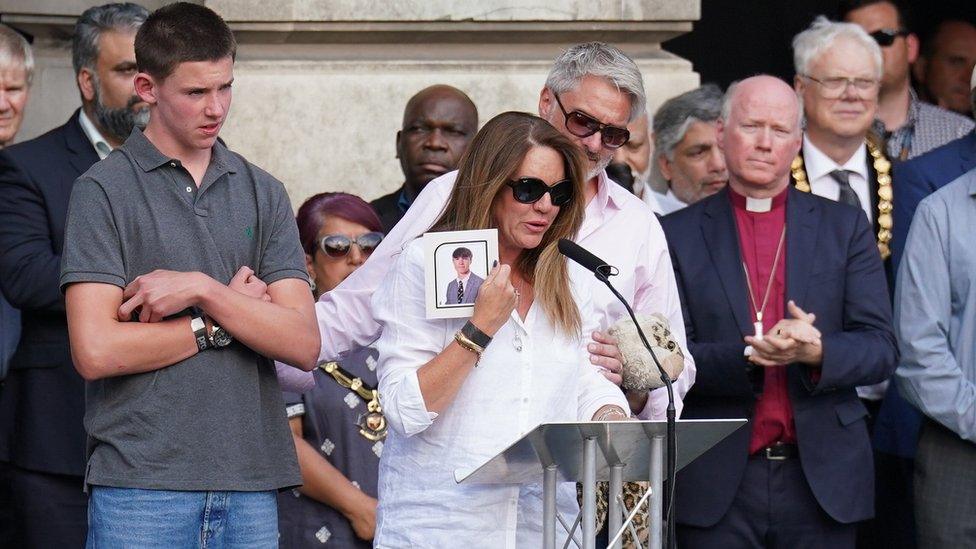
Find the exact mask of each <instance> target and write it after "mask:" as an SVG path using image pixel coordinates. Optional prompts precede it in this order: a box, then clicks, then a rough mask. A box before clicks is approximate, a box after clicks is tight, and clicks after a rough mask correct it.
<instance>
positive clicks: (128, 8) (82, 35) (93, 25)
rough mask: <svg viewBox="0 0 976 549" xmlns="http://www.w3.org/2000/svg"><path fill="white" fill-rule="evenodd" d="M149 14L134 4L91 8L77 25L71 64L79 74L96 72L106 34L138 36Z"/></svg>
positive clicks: (72, 44)
mask: <svg viewBox="0 0 976 549" xmlns="http://www.w3.org/2000/svg"><path fill="white" fill-rule="evenodd" d="M147 17H149V10H147V9H146V8H144V7H142V6H140V5H138V4H132V3H130V2H125V3H118V4H105V5H103V6H95V7H92V8H88V9H87V10H85V11H84V13H82V14H81V17H79V18H78V21H77V22H76V23H75V32H74V36H73V37H72V40H71V64H72V65H73V66H74V69H75V74H78V73H79V72H81V69H83V68H87V69H94V68H95V63H96V61H97V60H98V37H99V36H101V34H102V33H103V32H106V31H123V32H135V31H137V30H139V27H140V26H142V24H143V23H145V22H146V18H147Z"/></svg>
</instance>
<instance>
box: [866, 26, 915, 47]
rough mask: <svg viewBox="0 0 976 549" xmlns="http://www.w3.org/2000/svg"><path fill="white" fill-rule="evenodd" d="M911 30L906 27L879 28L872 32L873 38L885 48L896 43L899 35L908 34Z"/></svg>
mask: <svg viewBox="0 0 976 549" xmlns="http://www.w3.org/2000/svg"><path fill="white" fill-rule="evenodd" d="M908 35H909V32H908V31H907V30H905V29H878V30H876V31H874V32H872V33H871V38H874V41H875V42H877V43H878V45H879V46H881V47H883V48H885V47H888V46H890V45H892V44H894V43H895V39H896V38H898V37H899V36H908Z"/></svg>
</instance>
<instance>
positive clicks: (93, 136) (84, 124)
mask: <svg viewBox="0 0 976 549" xmlns="http://www.w3.org/2000/svg"><path fill="white" fill-rule="evenodd" d="M78 122H79V123H81V129H82V131H84V132H85V135H86V136H87V137H88V140H89V141H91V144H92V147H95V152H96V153H97V154H98V158H99V160H105V157H106V156H108V155H109V153H111V152H112V146H111V145H109V144H108V141H106V140H105V138H104V137H102V134H101V132H99V131H98V128H96V127H95V124H92V121H91V120H89V119H88V116H87V115H86V114H85V109H81V110H79V111H78Z"/></svg>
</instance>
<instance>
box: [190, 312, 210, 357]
mask: <svg viewBox="0 0 976 549" xmlns="http://www.w3.org/2000/svg"><path fill="white" fill-rule="evenodd" d="M190 329H191V330H193V339H195V340H196V342H197V351H205V350H207V349H209V348H210V336H209V335H208V334H207V323H206V322H205V321H204V320H203V317H202V316H200V315H197V316H193V317H190Z"/></svg>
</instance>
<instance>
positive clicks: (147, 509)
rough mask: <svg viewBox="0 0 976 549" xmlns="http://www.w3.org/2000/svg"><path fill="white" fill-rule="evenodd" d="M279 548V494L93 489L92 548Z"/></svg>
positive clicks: (89, 519)
mask: <svg viewBox="0 0 976 549" xmlns="http://www.w3.org/2000/svg"><path fill="white" fill-rule="evenodd" d="M277 546H278V501H277V497H276V494H275V492H273V491H268V492H184V491H171V490H142V489H138V488H113V487H109V486H92V487H91V495H90V496H89V501H88V543H87V547H88V549H115V548H117V547H118V548H122V547H126V548H128V547H140V548H143V547H145V548H153V547H159V548H163V547H166V548H170V547H179V548H191V547H201V548H208V549H223V548H234V547H248V548H250V547H255V548H265V547H277Z"/></svg>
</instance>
